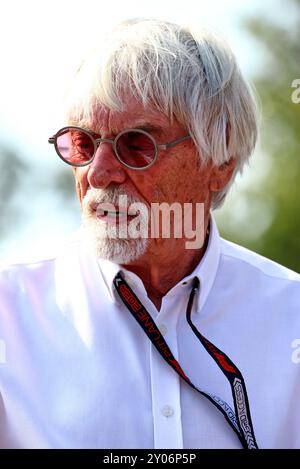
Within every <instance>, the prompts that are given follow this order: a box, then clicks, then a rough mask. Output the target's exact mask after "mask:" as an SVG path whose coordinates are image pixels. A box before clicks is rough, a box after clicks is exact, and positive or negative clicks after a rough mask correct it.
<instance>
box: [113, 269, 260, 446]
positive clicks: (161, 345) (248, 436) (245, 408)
mask: <svg viewBox="0 0 300 469" xmlns="http://www.w3.org/2000/svg"><path fill="white" fill-rule="evenodd" d="M114 285H115V287H116V290H117V292H118V294H119V296H120V298H121V300H122V301H123V303H124V304H125V306H126V307H127V309H128V310H129V312H130V313H131V314H132V316H133V317H134V318H135V319H136V321H137V322H138V323H139V325H140V326H141V328H142V329H143V330H144V332H145V333H146V334H147V336H148V337H149V339H150V340H151V342H152V343H153V345H154V347H155V348H156V349H157V351H158V352H159V353H160V355H161V356H162V357H163V359H164V360H165V361H166V362H167V363H168V364H169V365H170V366H171V367H172V368H173V370H174V371H176V373H177V374H178V375H179V376H180V377H181V378H182V379H183V380H184V381H185V382H186V383H187V384H189V386H191V387H192V388H193V389H195V390H196V391H198V392H199V393H200V394H202V395H203V396H205V397H206V398H207V399H208V400H209V401H210V402H212V404H214V405H215V406H216V407H217V408H218V409H219V411H220V412H222V414H223V416H224V417H225V419H226V420H227V422H228V424H229V425H230V426H231V428H232V429H233V431H234V432H235V433H236V434H237V436H238V438H239V440H240V442H241V444H242V446H243V448H244V449H257V448H258V447H257V444H256V440H255V436H254V430H253V426H252V421H251V416H250V408H249V402H248V397H247V392H246V386H245V383H244V379H243V377H242V374H241V373H240V371H239V370H238V368H237V367H236V366H235V365H234V363H233V362H232V361H231V360H230V359H229V357H227V355H225V354H224V353H223V352H222V351H221V350H219V349H218V348H217V347H215V346H214V345H213V344H212V343H211V342H209V340H207V339H206V338H205V337H204V336H202V335H201V334H200V333H199V331H198V330H197V328H196V327H195V325H194V324H193V323H192V321H191V311H192V306H193V301H194V297H195V294H196V292H197V290H198V289H199V280H198V278H197V277H195V278H194V282H193V288H192V291H191V294H190V297H189V301H188V306H187V312H186V315H187V321H188V323H189V325H190V327H191V328H192V330H193V332H194V333H195V335H196V336H197V337H198V339H199V340H200V342H201V344H202V345H203V346H204V348H205V349H206V350H207V352H208V353H209V354H210V355H211V357H212V358H213V359H214V360H215V361H216V363H217V364H218V366H219V367H220V368H221V370H222V371H223V373H224V374H225V376H226V377H227V379H228V381H229V383H230V385H231V389H232V396H233V401H234V406H235V412H234V411H233V410H232V409H231V407H230V406H229V405H228V404H227V403H226V402H225V401H223V400H222V399H221V398H219V397H218V396H216V395H214V394H211V393H209V392H204V391H202V390H200V389H198V388H197V387H196V386H195V385H194V384H193V383H192V382H191V381H190V379H189V378H188V377H187V376H186V374H185V373H184V371H183V370H182V368H181V366H180V364H179V363H178V361H177V360H176V359H175V357H174V356H173V354H172V352H171V350H170V348H169V346H168V344H167V343H166V341H165V340H164V338H163V336H162V335H161V332H160V331H159V329H158V328H157V326H156V324H155V322H154V321H153V319H152V317H151V316H150V314H149V313H148V311H147V310H146V308H145V307H144V306H143V304H142V303H141V302H140V300H139V299H138V297H137V296H136V295H135V293H134V292H133V291H132V290H131V288H130V287H129V285H128V284H127V283H126V281H125V280H124V278H123V277H122V275H121V273H120V272H119V273H118V274H117V275H116V276H115V278H114ZM236 415H237V416H238V419H237V418H236Z"/></svg>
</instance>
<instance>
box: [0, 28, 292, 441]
mask: <svg viewBox="0 0 300 469" xmlns="http://www.w3.org/2000/svg"><path fill="white" fill-rule="evenodd" d="M256 133H257V127H256V117H255V104H254V101H253V98H252V95H251V92H250V91H249V88H248V86H247V84H246V82H245V81H244V79H243V77H242V75H241V72H240V70H239V68H238V66H237V64H236V62H235V58H234V57H233V55H232V53H231V51H230V50H229V48H228V47H227V46H225V45H224V43H223V42H222V41H221V40H220V39H218V38H216V37H214V36H212V35H211V34H209V33H207V32H205V31H203V30H200V31H193V30H191V29H188V28H183V27H180V26H178V25H175V24H171V23H167V22H162V21H156V20H147V19H142V20H132V21H127V22H124V23H122V24H120V25H119V26H118V27H117V28H115V29H114V30H113V31H112V33H111V34H110V35H109V36H108V37H107V38H106V41H105V42H104V43H101V48H100V51H99V50H98V51H97V50H95V51H94V53H93V54H91V56H90V57H88V59H87V60H86V61H85V62H84V63H83V64H82V65H81V67H80V69H79V71H78V74H77V76H76V77H75V78H74V83H73V86H72V91H71V93H70V102H69V109H68V115H67V118H66V122H65V125H64V127H63V128H62V129H60V130H59V131H57V132H56V133H55V134H54V135H52V136H51V137H50V138H49V143H51V144H54V146H55V150H56V152H57V154H58V155H59V157H60V158H61V159H62V160H63V161H64V162H66V163H67V164H68V165H70V166H72V167H73V172H74V176H75V181H76V189H77V194H78V198H79V201H80V204H81V210H82V227H81V230H80V233H79V235H78V236H77V237H75V238H74V239H72V240H71V241H70V242H69V243H66V244H65V245H64V246H63V247H62V249H60V250H58V252H57V253H56V255H55V256H48V257H46V256H45V257H44V258H42V259H37V260H35V261H32V262H29V263H19V264H16V265H13V266H8V267H6V268H4V269H3V271H2V273H1V284H0V285H1V294H0V339H1V345H2V360H1V364H0V392H1V401H0V402H1V407H0V445H1V447H5V448H7V447H9V448H11V447H13V448H173V449H180V448H258V447H259V448H296V447H299V446H300V431H299V429H298V425H297V423H298V422H299V418H300V402H299V398H298V394H299V384H300V368H299V366H300V365H298V366H297V364H296V363H295V360H292V354H293V348H292V344H293V343H295V342H294V341H295V339H297V336H298V337H299V334H300V317H299V299H300V295H299V292H300V290H299V276H298V275H297V274H295V273H293V272H291V271H289V270H287V269H286V268H284V267H282V266H280V265H277V264H275V263H274V262H271V261H269V260H267V259H264V258H263V257H261V256H258V255H257V254H255V253H253V252H250V251H248V250H246V249H244V248H241V247H239V246H237V245H235V244H233V243H230V242H227V241H225V240H223V239H221V238H220V237H219V234H218V230H217V227H216V224H215V221H214V219H213V217H212V216H211V210H212V209H215V208H217V207H218V206H220V205H221V203H222V202H223V200H224V198H225V196H226V194H227V192H228V190H229V188H230V186H231V184H232V182H233V181H234V178H235V175H236V174H237V173H238V172H240V171H241V170H242V168H243V166H244V164H245V163H246V162H247V161H248V159H249V157H250V155H251V152H252V151H253V148H254V146H255V141H256ZM174 204H176V206H175V205H174ZM157 209H158V211H157ZM252 223H253V221H252ZM168 224H169V225H170V226H169V228H170V230H169V231H168V230H166V228H167V225H168ZM188 226H189V227H190V229H186V228H187V227H188ZM193 227H194V228H195V229H193ZM164 230H165V231H164ZM166 233H167V234H166Z"/></svg>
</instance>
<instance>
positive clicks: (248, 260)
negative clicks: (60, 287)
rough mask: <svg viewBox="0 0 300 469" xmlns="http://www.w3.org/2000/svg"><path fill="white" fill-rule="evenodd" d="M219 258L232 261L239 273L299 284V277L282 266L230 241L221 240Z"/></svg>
mask: <svg viewBox="0 0 300 469" xmlns="http://www.w3.org/2000/svg"><path fill="white" fill-rule="evenodd" d="M221 256H222V258H223V260H224V261H225V262H226V259H227V260H228V261H229V262H230V261H232V262H233V263H234V264H235V265H236V267H239V269H240V272H244V273H245V274H246V273H249V274H252V275H255V273H256V274H257V275H258V274H259V275H260V276H263V277H266V278H269V279H270V280H272V279H274V280H275V279H277V280H279V281H280V280H282V281H290V282H296V283H298V284H300V275H299V274H298V273H297V272H294V271H293V270H291V269H288V268H287V267H284V266H283V265H281V264H279V263H277V262H274V261H272V260H271V259H268V258H266V257H264V256H262V255H260V254H258V253H256V252H254V251H251V250H250V249H247V248H245V247H243V246H240V245H238V244H235V243H233V242H231V241H227V240H225V239H223V238H222V239H221Z"/></svg>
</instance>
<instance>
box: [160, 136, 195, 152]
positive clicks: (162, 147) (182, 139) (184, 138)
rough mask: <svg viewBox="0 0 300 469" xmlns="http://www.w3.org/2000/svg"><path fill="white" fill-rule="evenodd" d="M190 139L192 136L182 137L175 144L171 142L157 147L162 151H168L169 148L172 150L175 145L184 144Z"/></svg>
mask: <svg viewBox="0 0 300 469" xmlns="http://www.w3.org/2000/svg"><path fill="white" fill-rule="evenodd" d="M189 138H191V136H190V135H186V136H185V137H181V138H179V139H177V140H174V141H173V142H170V143H165V144H161V145H157V147H158V148H159V149H160V150H166V149H167V148H171V147H174V146H175V145H177V144H178V143H182V142H184V141H185V140H188V139H189Z"/></svg>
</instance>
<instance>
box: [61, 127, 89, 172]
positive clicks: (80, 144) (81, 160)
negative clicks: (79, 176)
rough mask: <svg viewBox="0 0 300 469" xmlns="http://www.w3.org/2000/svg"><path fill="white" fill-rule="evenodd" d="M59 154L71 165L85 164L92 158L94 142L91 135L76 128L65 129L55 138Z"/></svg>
mask: <svg viewBox="0 0 300 469" xmlns="http://www.w3.org/2000/svg"><path fill="white" fill-rule="evenodd" d="M56 147H57V150H58V152H59V154H60V156H61V157H62V158H63V159H64V160H65V161H66V162H67V163H70V164H73V165H81V164H85V163H87V162H88V161H90V160H91V159H92V158H93V155H94V143H93V140H92V139H91V137H90V136H89V135H88V134H86V133H85V132H83V131H82V130H78V129H69V130H67V129H65V130H64V131H63V132H62V133H61V134H60V135H59V136H58V137H57V139H56Z"/></svg>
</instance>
